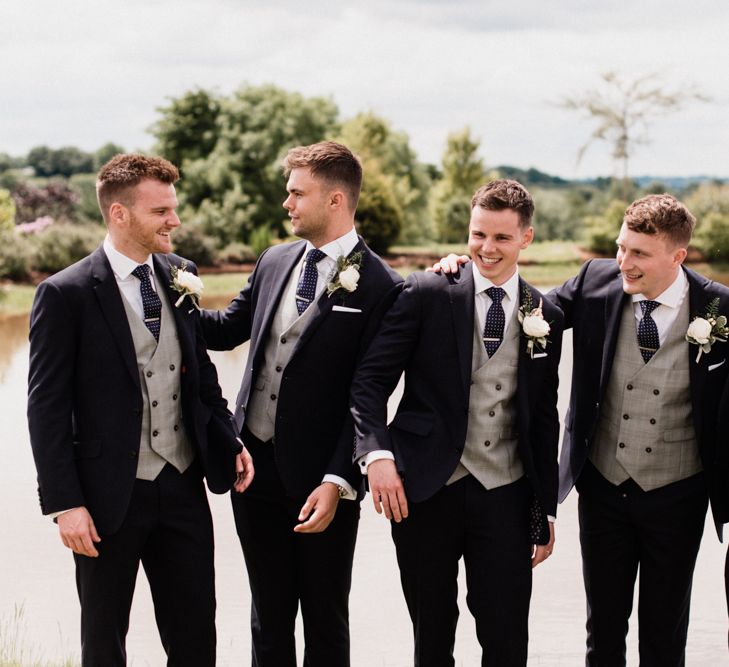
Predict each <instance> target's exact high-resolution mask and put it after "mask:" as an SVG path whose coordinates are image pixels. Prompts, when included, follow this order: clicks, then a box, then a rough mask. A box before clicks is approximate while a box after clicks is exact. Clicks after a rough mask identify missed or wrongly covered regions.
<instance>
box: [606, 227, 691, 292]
mask: <svg viewBox="0 0 729 667" xmlns="http://www.w3.org/2000/svg"><path fill="white" fill-rule="evenodd" d="M616 243H617V245H618V253H617V257H616V259H617V262H618V267H619V268H620V272H621V274H622V277H623V291H625V292H626V293H627V294H643V295H644V296H645V297H646V298H647V299H655V298H656V297H657V296H660V294H661V293H662V292H664V291H665V290H666V289H667V288H668V287H669V286H670V285H671V283H672V282H673V281H674V280H675V279H676V275H677V274H678V270H679V267H680V266H681V262H683V260H684V259H685V258H686V249H685V248H679V247H676V246H675V244H673V243H671V241H669V239H667V238H666V237H665V235H663V234H642V233H640V232H635V231H633V230H631V229H628V227H627V225H625V223H623V226H622V227H621V228H620V234H619V235H618V238H617V241H616Z"/></svg>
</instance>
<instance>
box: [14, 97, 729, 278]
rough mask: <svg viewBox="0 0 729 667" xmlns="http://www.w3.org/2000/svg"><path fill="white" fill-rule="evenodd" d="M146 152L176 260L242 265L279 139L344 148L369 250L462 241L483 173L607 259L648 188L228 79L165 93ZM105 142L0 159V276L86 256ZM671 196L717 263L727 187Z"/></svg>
mask: <svg viewBox="0 0 729 667" xmlns="http://www.w3.org/2000/svg"><path fill="white" fill-rule="evenodd" d="M150 129H151V132H152V134H153V136H154V138H155V144H154V146H152V148H151V151H150V152H153V153H157V154H160V155H163V156H165V157H166V158H168V159H170V160H171V161H172V162H174V163H175V164H177V165H178V166H179V167H180V169H181V172H182V179H181V181H180V182H179V184H178V195H179V199H180V204H181V206H180V217H181V218H182V219H183V221H184V222H185V224H184V225H183V227H182V228H181V229H180V230H179V231H178V232H177V233H176V237H175V239H176V246H177V248H178V250H179V252H180V253H181V254H184V255H187V256H190V257H191V258H193V259H195V260H196V261H198V262H199V263H201V264H212V263H214V262H216V261H224V262H242V261H250V260H253V259H255V258H256V257H257V255H258V254H260V252H262V251H263V250H264V249H265V248H266V247H267V246H268V245H270V244H271V243H272V242H275V241H276V240H277V239H282V238H286V237H287V236H288V234H289V230H288V226H287V225H288V219H287V215H286V212H285V209H283V207H282V206H281V203H282V201H283V199H284V196H285V191H284V182H283V178H282V175H281V168H280V164H281V159H282V158H283V156H284V155H285V153H286V151H287V150H288V149H289V148H291V147H292V146H295V145H299V144H309V143H313V142H316V141H320V140H322V139H334V140H338V141H341V142H343V143H345V144H346V145H347V146H349V147H350V148H351V149H352V150H353V151H354V152H355V153H357V154H358V155H359V156H360V158H361V159H362V162H363V166H364V174H365V176H364V183H363V191H362V197H361V201H360V205H359V207H358V211H357V224H358V228H359V231H360V233H361V234H362V235H363V236H364V237H365V239H366V240H367V241H368V243H369V244H370V245H371V246H372V247H373V248H374V249H375V250H377V251H378V252H385V251H387V249H388V248H389V247H390V246H391V245H392V244H394V243H399V244H401V245H420V246H423V245H429V244H432V243H433V242H439V243H442V242H448V243H462V242H465V237H466V225H467V221H468V218H469V215H470V200H471V196H472V194H473V192H474V190H475V189H476V188H477V187H478V186H479V185H481V184H482V183H484V182H485V181H486V180H488V179H490V178H495V177H499V176H504V177H510V178H516V179H517V180H519V181H521V182H522V183H524V184H525V185H526V186H527V187H528V188H529V190H530V191H531V192H532V194H533V195H534V198H535V202H536V214H535V227H536V232H537V239H539V240H549V239H565V240H575V241H577V242H579V243H580V244H582V245H583V246H585V247H587V248H589V249H590V250H592V251H594V252H598V253H606V254H612V253H613V252H614V239H615V236H616V234H617V228H618V227H619V224H620V220H621V218H622V212H623V211H624V209H625V207H626V206H627V203H628V202H629V201H631V200H632V199H634V198H636V197H638V196H642V195H643V194H645V193H647V192H662V191H668V190H670V188H666V187H664V186H663V185H662V184H660V183H651V184H647V185H645V186H643V187H639V186H638V184H637V183H635V182H634V181H632V180H630V179H627V178H620V179H617V178H604V179H598V180H596V181H593V182H570V181H565V180H563V179H560V178H557V177H554V176H550V175H548V174H545V173H543V172H540V171H538V170H536V169H534V168H531V169H528V170H522V169H517V168H515V167H509V166H499V167H489V166H488V165H487V164H486V163H485V161H484V159H483V157H482V149H481V143H480V139H479V138H478V137H475V136H474V135H473V134H472V133H471V131H470V130H469V129H468V128H462V129H460V130H456V131H454V132H452V133H451V134H450V135H449V136H448V137H447V140H446V143H445V146H444V152H443V155H442V159H441V162H440V164H439V165H431V164H426V163H423V162H421V161H419V160H418V157H417V155H416V153H415V151H414V150H413V149H412V147H411V146H410V141H409V138H408V136H407V134H406V133H405V132H402V131H398V130H396V129H393V128H392V126H391V125H390V123H389V122H388V121H387V120H386V119H384V118H382V117H381V116H379V115H377V114H375V113H372V112H363V113H359V114H357V115H356V116H354V117H352V118H348V119H341V118H340V114H339V110H338V108H337V106H336V105H335V104H334V102H333V101H332V100H330V99H328V98H323V97H305V96H303V95H301V94H299V93H295V92H290V91H286V90H283V89H281V88H277V87H275V86H271V85H266V86H248V85H246V86H242V87H241V88H239V89H238V90H237V91H235V92H233V93H232V94H230V95H221V94H217V93H214V92H211V91H207V90H204V89H195V90H191V91H189V92H187V93H185V94H183V95H181V96H179V97H176V98H171V99H169V100H168V102H167V103H166V104H165V105H164V106H162V107H160V108H159V109H158V118H157V121H156V122H155V123H154V125H153V127H152V128H150ZM118 152H123V148H122V147H121V146H118V145H116V144H112V143H110V144H106V145H105V146H102V147H101V148H99V149H98V150H97V151H95V152H91V153H86V152H84V151H81V150H79V149H77V148H75V147H71V146H69V147H63V148H59V149H51V148H49V147H47V146H38V147H35V148H33V149H32V150H31V151H29V152H28V154H27V155H26V156H24V157H22V158H18V157H12V156H9V155H7V154H2V153H0V278H2V277H14V278H23V277H27V276H28V275H29V274H30V273H31V271H32V270H36V271H47V272H52V271H55V270H58V269H60V268H62V267H63V266H65V265H66V264H68V263H71V262H72V261H74V260H75V259H77V258H78V257H81V256H83V254H85V253H86V252H88V249H89V246H90V247H91V248H93V245H94V244H96V243H97V242H98V240H99V239H100V238H101V237H102V236H103V226H102V225H101V220H100V216H99V214H98V211H97V205H96V197H95V189H94V181H95V177H94V173H95V171H96V170H97V169H98V168H99V166H100V165H101V164H103V163H104V162H106V161H107V160H108V159H109V158H110V157H111V156H113V155H114V154H115V153H118ZM673 192H674V194H676V195H678V196H680V197H682V198H684V199H685V200H686V201H687V204H688V205H689V207H690V208H691V210H693V211H694V213H695V214H696V215H697V217H698V219H699V221H700V223H701V225H700V228H699V230H698V232H697V235H696V245H697V247H699V248H700V249H701V250H702V251H703V252H704V254H705V255H706V256H707V257H709V258H711V259H724V260H728V259H729V186H727V185H725V184H722V183H719V182H717V183H704V184H701V185H692V186H689V187H688V188H684V189H681V190H680V191H677V190H676V189H675V188H674V189H673Z"/></svg>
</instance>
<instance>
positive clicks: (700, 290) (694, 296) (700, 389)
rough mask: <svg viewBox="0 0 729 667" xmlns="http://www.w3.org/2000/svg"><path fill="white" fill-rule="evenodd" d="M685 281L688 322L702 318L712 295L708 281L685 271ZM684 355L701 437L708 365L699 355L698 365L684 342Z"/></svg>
mask: <svg viewBox="0 0 729 667" xmlns="http://www.w3.org/2000/svg"><path fill="white" fill-rule="evenodd" d="M685 273H686V279H687V280H688V285H689V290H688V298H689V322H690V321H691V320H692V319H693V318H694V317H697V316H698V317H703V316H704V315H705V313H706V310H707V308H708V307H709V302H710V301H711V299H712V295H711V294H710V293H709V292H708V291H707V289H706V287H707V284H708V281H707V280H706V279H705V278H703V277H702V276H699V275H698V274H696V273H694V272H693V271H688V270H685ZM686 348H687V349H686V353H687V354H688V355H689V384H690V385H691V409H692V410H693V414H694V420H693V421H694V429H695V430H696V437H697V438H700V437H701V433H700V430H701V421H702V420H701V419H699V415H700V414H701V413H702V405H703V403H704V389H705V387H706V376H707V374H708V364H707V363H706V362H704V361H703V360H704V356H705V355H701V360H700V363H696V353H697V351H698V348H697V347H696V346H695V345H690V344H689V343H688V341H686Z"/></svg>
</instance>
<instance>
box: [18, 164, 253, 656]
mask: <svg viewBox="0 0 729 667" xmlns="http://www.w3.org/2000/svg"><path fill="white" fill-rule="evenodd" d="M178 178H179V174H178V172H177V169H176V168H175V167H174V166H173V165H172V164H170V163H169V162H167V161H166V160H163V159H161V158H154V157H146V156H143V155H117V156H116V157H114V158H113V159H112V160H111V161H110V162H109V163H107V164H106V165H105V166H104V167H102V169H101V171H100V172H99V176H98V182H97V194H98V199H99V205H100V208H101V213H102V215H103V218H104V221H105V223H106V226H107V231H108V235H107V237H106V240H105V241H104V244H103V246H102V247H100V248H98V249H97V250H96V251H95V252H93V253H92V254H91V255H89V256H88V257H86V258H85V259H83V260H81V261H80V262H78V263H76V264H74V265H73V266H70V267H68V268H67V269H65V270H63V271H61V272H60V273H57V274H56V275H54V276H52V277H51V278H49V279H47V280H45V281H44V282H42V283H41V284H40V285H39V287H38V290H37V293H36V297H35V301H34V304H33V311H32V313H31V320H30V373H29V381H28V385H29V391H28V423H29V427H30V439H31V445H32V447H33V455H34V457H35V462H36V467H37V469H38V485H39V488H38V492H39V497H40V503H41V508H42V510H43V513H44V514H47V515H50V516H52V517H54V518H56V520H57V522H58V528H59V533H60V536H61V540H62V542H63V544H64V545H65V546H67V547H68V548H70V549H72V550H73V552H74V559H75V562H76V583H77V587H78V593H79V599H80V602H81V641H82V663H83V665H84V667H91V666H94V667H109V666H117V665H125V664H126V650H125V638H126V633H127V629H128V626H129V610H130V607H131V603H132V596H133V593H134V586H135V583H136V578H137V570H138V569H139V563H140V561H141V563H142V565H143V566H144V569H145V572H146V574H147V578H148V580H149V585H150V588H151V591H152V598H153V600H154V606H155V616H156V619H157V625H158V628H159V632H160V637H161V639H162V643H163V646H164V649H165V652H166V653H167V655H168V663H167V664H168V665H170V666H175V667H201V666H209V667H212V666H213V665H214V664H215V586H214V579H213V534H212V532H213V531H212V522H211V517H210V510H209V508H208V503H207V497H206V494H205V489H204V486H203V482H202V478H203V475H204V476H205V477H206V478H207V484H208V487H209V488H210V490H211V491H213V492H216V493H224V492H225V491H227V490H229V489H230V488H231V485H232V484H233V483H234V482H235V479H236V472H235V471H236V468H237V470H238V471H239V477H238V480H237V482H235V484H236V489H237V490H239V491H242V490H243V489H244V488H245V487H246V486H247V485H248V483H249V482H250V478H251V476H252V473H253V470H252V466H251V463H250V457H248V455H247V453H246V454H241V455H240V456H238V455H237V454H238V452H240V451H241V445H240V441H239V440H238V438H237V434H236V432H235V429H234V427H233V423H232V415H231V414H230V413H229V412H228V410H227V405H226V402H225V400H224V399H223V397H222V395H221V392H220V387H219V386H218V380H217V374H216V372H215V367H214V366H213V365H212V363H211V362H210V360H209V358H208V355H207V351H206V349H205V342H204V340H203V338H202V335H201V331H200V324H199V316H198V313H197V310H196V308H195V307H194V304H193V303H192V302H191V300H190V297H185V298H184V299H181V294H180V293H178V292H177V291H175V290H174V289H173V288H172V286H171V285H172V283H173V278H174V277H175V275H177V277H178V279H179V280H180V281H183V282H186V284H191V285H193V286H194V284H195V280H194V277H193V276H192V275H191V274H190V273H189V272H190V271H194V266H192V265H191V264H188V263H186V262H185V261H184V260H182V258H180V257H178V256H176V255H173V254H171V235H172V233H173V232H174V230H175V229H176V228H177V227H178V226H179V225H180V221H179V218H178V217H177V214H176V212H175V209H176V207H177V198H176V196H175V188H174V183H175V182H176V181H177V179H178ZM186 271H187V272H188V273H187V276H186V275H185V274H186ZM185 278H187V280H186V281H185ZM178 284H179V283H178ZM176 306H177V307H176Z"/></svg>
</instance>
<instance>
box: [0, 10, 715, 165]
mask: <svg viewBox="0 0 729 667" xmlns="http://www.w3.org/2000/svg"><path fill="white" fill-rule="evenodd" d="M0 23H2V24H3V25H4V26H10V28H9V29H6V35H5V38H4V39H3V40H2V42H0V58H2V62H3V63H4V66H3V68H2V69H1V70H0V89H1V90H2V91H3V105H2V107H1V108H0V151H6V152H10V153H14V154H20V153H23V152H25V151H27V150H28V149H29V148H30V147H32V146H34V145H38V144H43V143H46V144H49V145H53V146H59V145H68V144H71V145H78V146H80V147H82V148H85V149H87V150H90V149H94V148H97V147H98V146H100V145H101V144H103V143H105V142H106V141H115V142H117V143H121V144H122V145H124V146H126V147H127V148H143V147H149V146H150V145H151V144H152V138H151V137H150V136H149V134H147V133H146V130H147V128H148V127H149V126H150V125H151V124H152V123H153V122H154V121H155V119H156V117H157V115H156V112H155V108H156V107H159V106H161V105H163V104H165V102H166V98H168V97H169V96H175V95H180V94H182V93H183V92H185V91H186V90H189V89H191V88H194V87H198V86H199V87H204V88H212V89H217V90H219V91H221V92H224V93H228V92H231V91H232V90H234V89H235V88H236V87H237V86H239V85H240V84H241V83H244V82H249V83H254V84H257V83H269V82H270V83H274V84H276V85H279V86H282V87H284V88H287V89H290V90H298V91H300V92H302V93H304V94H306V95H324V96H328V97H329V96H331V97H332V98H333V99H334V100H335V102H336V103H337V104H338V105H339V108H340V109H341V111H342V114H343V116H345V117H346V116H350V115H353V114H354V113H357V112H358V111H362V110H373V111H375V112H377V113H379V114H381V115H383V116H385V117H386V118H388V119H389V120H390V121H391V122H392V123H393V125H394V126H395V127H396V128H398V129H402V130H404V131H406V132H407V133H408V134H409V135H410V137H411V140H412V143H413V146H414V147H415V149H416V150H417V151H418V153H419V155H420V157H421V158H422V159H426V160H429V161H437V160H438V159H439V157H440V154H441V152H442V149H443V146H444V144H445V138H446V136H447V134H448V132H449V131H452V130H456V129H459V128H461V127H463V126H464V125H470V126H471V128H472V130H473V132H474V134H475V135H477V136H479V137H481V139H482V152H483V155H484V158H485V159H486V162H487V164H489V165H495V164H503V163H508V164H516V165H519V166H524V167H527V166H536V167H538V168H540V169H543V170H546V171H550V172H554V173H559V174H561V175H565V176H575V175H579V176H587V175H594V174H598V173H600V174H606V173H610V171H611V169H612V165H611V163H610V160H609V158H608V150H607V148H606V147H605V146H597V145H596V146H594V147H593V148H592V149H590V151H589V152H588V153H587V154H586V156H585V160H584V162H583V164H582V166H581V168H580V170H579V171H577V170H576V169H575V162H574V156H575V153H576V151H577V148H578V147H579V146H580V145H581V143H582V142H583V141H584V139H585V138H586V137H587V136H588V134H589V131H590V126H589V125H588V124H586V123H585V122H583V121H581V120H580V119H579V118H578V117H577V116H576V115H570V114H569V113H568V112H566V111H564V110H561V109H557V108H555V107H554V106H552V105H551V104H550V103H551V102H553V101H555V100H557V99H558V98H559V97H561V96H562V95H565V94H570V93H575V92H579V91H582V90H585V89H586V88H588V87H592V86H594V85H596V84H597V83H598V75H599V73H600V72H603V71H606V70H609V69H615V70H617V71H619V72H621V73H622V74H623V75H625V76H629V77H632V76H635V75H640V74H646V73H650V72H660V73H661V74H662V75H663V79H664V81H665V82H666V85H667V86H669V87H675V86H679V85H681V84H682V83H685V82H695V83H696V84H697V85H698V86H699V87H700V88H701V89H702V90H703V91H704V92H706V93H708V94H709V95H711V96H712V97H713V98H714V99H715V102H714V103H712V104H710V105H708V104H707V105H695V106H691V107H688V108H686V109H685V110H684V111H681V112H679V113H677V114H674V115H672V116H669V117H666V118H663V119H660V120H658V121H657V122H656V123H655V124H654V126H653V131H652V136H653V138H654V141H653V143H652V144H651V145H650V146H648V147H645V148H642V149H641V150H640V151H639V152H638V153H636V157H635V160H634V163H633V164H634V167H635V169H634V170H633V171H634V173H642V172H651V173H655V174H658V175H661V174H663V175H670V174H692V173H699V172H702V173H709V174H716V175H727V174H728V173H729V169H728V168H727V167H726V166H725V164H726V160H725V158H724V156H725V154H726V152H727V149H728V148H729V141H728V139H729V136H727V133H728V130H727V129H726V123H725V121H724V118H725V116H726V105H727V101H729V80H728V79H727V77H726V76H725V71H726V66H727V64H729V63H727V50H726V46H725V44H726V34H727V28H729V5H726V4H725V3H716V2H710V1H709V0H697V1H696V2H694V3H693V4H692V5H691V7H690V8H689V7H688V3H671V2H666V1H665V0H664V1H663V2H657V0H649V1H646V2H640V3H627V2H619V1H618V0H606V1H605V2H603V3H599V6H589V5H588V4H587V3H585V2H583V1H581V0H579V1H578V0H565V1H563V2H560V3H544V2H535V1H531V2H521V3H518V2H517V3H511V4H508V5H505V3H496V2H478V1H476V0H466V1H462V2H459V3H457V4H455V5H454V4H451V3H448V2H446V1H445V0H429V1H423V0H390V1H389V2H388V1H386V0H371V1H370V2H369V3H367V5H366V6H365V5H363V4H362V5H353V6H346V5H344V4H343V3H333V2H328V1H324V0H311V1H310V2H308V3H293V2H275V1H270V2H263V1H260V2H258V1H253V2H251V1H249V2H239V1H233V0H210V1H208V2H206V3H201V2H198V1H196V0H177V1H176V2H170V1H169V0H157V1H153V2H150V1H149V0H146V1H145V2H142V1H141V0H129V1H127V2H125V3H123V4H122V3H114V2H109V1H101V2H96V3H91V2H87V1H85V0H64V2H61V3H53V2H43V1H41V0H26V2H21V1H20V0H5V2H3V4H2V6H1V7H0Z"/></svg>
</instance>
